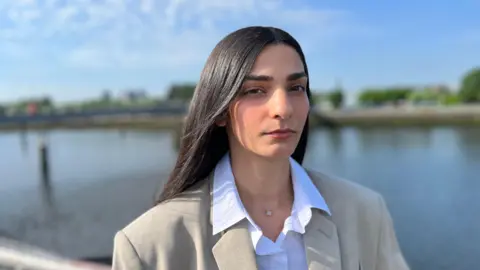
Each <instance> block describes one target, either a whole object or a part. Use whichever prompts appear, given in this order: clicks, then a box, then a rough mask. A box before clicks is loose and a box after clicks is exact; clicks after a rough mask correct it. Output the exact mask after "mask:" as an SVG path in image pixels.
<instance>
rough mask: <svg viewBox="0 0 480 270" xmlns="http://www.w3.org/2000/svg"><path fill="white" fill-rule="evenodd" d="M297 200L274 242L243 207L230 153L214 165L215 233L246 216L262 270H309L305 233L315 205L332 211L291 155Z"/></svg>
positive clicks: (213, 208) (295, 198)
mask: <svg viewBox="0 0 480 270" xmlns="http://www.w3.org/2000/svg"><path fill="white" fill-rule="evenodd" d="M290 166H291V174H292V181H293V191H294V202H293V207H292V214H291V215H290V217H288V218H287V219H286V220H285V223H284V227H283V230H282V232H281V233H280V235H279V236H278V238H277V239H276V241H275V242H273V241H271V240H270V239H268V238H267V237H265V236H263V233H262V231H261V230H260V228H259V227H258V226H257V225H256V224H255V222H254V221H253V220H252V219H251V217H250V216H249V214H248V213H247V211H246V209H245V207H244V206H243V203H242V201H241V200H240V196H239V194H238V190H237V187H236V185H235V179H234V176H233V173H232V168H231V164H230V158H229V155H228V153H227V154H226V155H225V156H224V157H223V158H222V159H221V160H220V162H219V163H218V164H217V166H216V167H215V172H214V178H213V202H212V204H213V205H212V226H213V234H214V235H215V234H217V233H220V232H222V231H224V230H226V229H228V228H229V227H231V226H233V225H234V224H236V223H237V222H239V221H241V220H243V219H245V218H246V219H247V220H248V221H249V231H250V236H251V238H252V244H253V247H254V249H255V253H256V260H257V265H258V268H259V269H260V270H267V269H275V270H281V269H285V270H292V269H295V270H307V269H308V267H307V260H306V253H305V246H304V243H303V234H304V233H305V227H306V226H307V224H308V223H309V222H310V219H311V217H312V210H311V209H312V207H313V208H318V209H321V210H323V211H325V212H327V213H328V214H330V210H329V209H328V206H327V204H326V202H325V200H324V198H323V197H322V195H321V194H320V192H319V191H318V189H317V188H316V187H315V186H314V185H313V183H312V181H311V179H310V177H309V176H308V174H307V173H306V172H305V170H304V169H303V167H302V166H301V165H300V164H298V163H297V162H296V161H295V160H294V159H293V158H290Z"/></svg>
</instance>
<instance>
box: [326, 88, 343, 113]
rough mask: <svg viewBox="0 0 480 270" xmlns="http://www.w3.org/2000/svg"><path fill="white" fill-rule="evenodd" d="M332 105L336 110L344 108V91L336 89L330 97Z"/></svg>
mask: <svg viewBox="0 0 480 270" xmlns="http://www.w3.org/2000/svg"><path fill="white" fill-rule="evenodd" d="M328 99H329V100H330V103H331V104H332V106H333V107H334V108H335V109H338V108H341V107H342V106H343V101H344V100H343V91H342V90H341V89H336V90H334V91H333V92H331V93H330V94H329V95H328Z"/></svg>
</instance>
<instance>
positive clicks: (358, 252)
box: [113, 170, 409, 270]
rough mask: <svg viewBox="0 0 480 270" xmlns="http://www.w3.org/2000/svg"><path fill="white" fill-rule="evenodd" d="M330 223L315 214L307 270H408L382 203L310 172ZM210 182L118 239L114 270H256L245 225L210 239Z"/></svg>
mask: <svg viewBox="0 0 480 270" xmlns="http://www.w3.org/2000/svg"><path fill="white" fill-rule="evenodd" d="M307 173H308V174H309V175H310V177H311V179H312V181H313V183H314V184H315V186H316V187H317V188H318V189H319V191H320V193H321V194H322V196H323V197H324V198H325V200H326V202H327V204H328V207H329V208H330V211H331V213H332V215H331V216H329V215H328V214H326V213H324V212H322V211H321V210H317V209H314V210H313V215H312V219H311V221H310V223H309V224H308V226H307V228H306V232H305V234H304V242H305V247H306V254H307V258H306V259H307V261H308V266H309V269H310V270H325V269H331V270H340V269H342V270H359V269H363V270H404V269H405V270H406V269H409V267H408V266H407V264H406V262H405V260H404V258H403V255H402V253H401V251H400V248H399V245H398V243H397V239H396V236H395V232H394V227H393V224H392V220H391V218H390V214H389V212H388V210H387V207H386V205H385V202H384V200H383V198H382V197H381V196H380V195H379V194H377V193H375V192H374V191H371V190H369V189H367V188H365V187H362V186H360V185H358V184H355V183H352V182H349V181H346V180H342V179H337V178H334V177H332V176H328V175H326V174H323V173H319V172H313V171H310V170H307ZM211 184H212V176H210V177H209V178H207V179H206V180H205V181H203V183H201V184H198V185H197V186H196V187H194V188H192V189H191V190H189V191H188V192H186V193H185V194H184V195H182V196H181V197H178V198H176V199H174V200H172V201H169V202H166V203H163V204H160V205H157V206H155V207H153V208H152V209H150V210H149V211H147V212H146V213H144V214H143V215H141V216H140V217H138V218H137V219H136V220H134V221H133V222H132V223H131V224H129V225H128V226H126V227H125V228H124V229H123V230H121V231H119V232H117V234H116V235H115V239H114V248H113V250H114V251H113V269H116V270H127V269H128V270H137V269H152V270H153V269H158V270H167V269H169V270H177V269H178V270H194V269H195V270H206V269H209V270H210V269H212V270H215V269H219V270H251V269H257V265H256V261H255V251H254V249H253V245H252V242H251V238H250V235H249V232H248V227H247V221H246V220H244V221H241V222H239V223H237V224H236V225H234V226H233V227H232V228H230V229H228V230H227V231H225V232H223V233H222V234H218V235H215V236H213V235H212V225H211V219H210V213H211Z"/></svg>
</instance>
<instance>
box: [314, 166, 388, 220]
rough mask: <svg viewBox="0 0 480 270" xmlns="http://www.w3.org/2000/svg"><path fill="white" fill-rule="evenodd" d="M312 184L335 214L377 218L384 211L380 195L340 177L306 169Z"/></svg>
mask: <svg viewBox="0 0 480 270" xmlns="http://www.w3.org/2000/svg"><path fill="white" fill-rule="evenodd" d="M306 171H307V173H308V175H309V176H310V178H311V180H312V182H313V184H314V185H315V186H316V187H317V188H318V190H319V192H320V194H321V195H322V196H323V197H324V198H325V201H326V202H327V205H328V207H329V208H330V210H331V211H332V215H334V214H335V212H337V213H338V212H352V211H355V212H356V213H357V214H366V215H370V216H372V215H374V216H379V215H381V214H382V211H384V205H383V204H384V200H383V197H382V195H380V193H378V192H376V191H374V190H372V189H370V188H368V187H365V186H363V185H360V184H358V183H355V182H352V181H350V180H346V179H343V178H341V177H338V176H335V175H332V174H327V173H324V172H320V171H315V170H311V169H306Z"/></svg>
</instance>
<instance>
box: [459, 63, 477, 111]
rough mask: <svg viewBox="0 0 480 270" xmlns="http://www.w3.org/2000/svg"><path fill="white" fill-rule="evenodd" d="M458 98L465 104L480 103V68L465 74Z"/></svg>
mask: <svg viewBox="0 0 480 270" xmlns="http://www.w3.org/2000/svg"><path fill="white" fill-rule="evenodd" d="M458 96H459V98H460V100H461V101H462V102H465V103H473V102H480V67H477V68H474V69H472V70H470V71H469V72H468V73H467V74H465V76H464V77H463V79H462V84H461V87H460V92H459V93H458Z"/></svg>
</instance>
